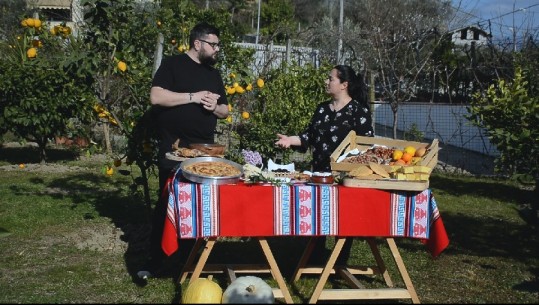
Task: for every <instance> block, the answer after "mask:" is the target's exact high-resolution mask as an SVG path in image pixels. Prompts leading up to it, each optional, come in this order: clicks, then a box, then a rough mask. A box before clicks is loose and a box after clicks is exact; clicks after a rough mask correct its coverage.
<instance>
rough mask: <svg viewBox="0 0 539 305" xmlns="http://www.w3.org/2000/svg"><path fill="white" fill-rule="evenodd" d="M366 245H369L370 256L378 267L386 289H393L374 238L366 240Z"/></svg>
mask: <svg viewBox="0 0 539 305" xmlns="http://www.w3.org/2000/svg"><path fill="white" fill-rule="evenodd" d="M367 243H368V244H369V247H370V248H371V252H372V255H373V256H374V259H375V260H376V265H377V266H378V270H379V271H380V273H381V274H382V276H383V277H384V280H385V281H386V285H387V287H394V285H393V281H392V280H391V276H390V275H389V272H388V271H387V268H386V265H385V263H384V259H383V258H382V256H381V255H380V250H379V249H378V245H376V241H375V240H374V238H367Z"/></svg>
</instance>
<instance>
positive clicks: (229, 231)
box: [162, 172, 449, 257]
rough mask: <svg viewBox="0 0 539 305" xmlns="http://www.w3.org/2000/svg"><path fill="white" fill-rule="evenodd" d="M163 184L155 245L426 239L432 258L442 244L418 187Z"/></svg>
mask: <svg viewBox="0 0 539 305" xmlns="http://www.w3.org/2000/svg"><path fill="white" fill-rule="evenodd" d="M180 176H181V173H179V172H176V173H175V174H174V175H172V176H171V177H170V178H169V181H168V183H167V189H168V192H163V196H167V197H168V208H167V217H166V220H165V229H164V232H163V239H162V247H163V250H164V251H165V253H167V254H168V255H171V254H172V253H174V252H175V251H177V250H178V239H181V238H203V237H219V236H221V237H256V236H265V237H268V236H354V237H407V238H417V239H420V240H422V241H423V242H424V243H426V245H427V247H428V249H429V251H430V253H431V254H432V256H434V257H436V256H438V255H439V254H440V253H441V252H442V251H443V250H444V249H445V248H446V247H447V246H448V244H449V239H448V237H447V233H446V231H445V227H444V224H443V221H442V218H441V217H440V214H439V212H438V207H437V205H436V200H435V199H434V197H433V195H432V192H431V191H430V190H429V189H427V190H425V191H422V192H408V191H386V190H378V189H369V188H352V187H345V186H331V185H317V186H313V185H304V184H298V185H281V186H272V185H251V184H244V183H239V184H234V185H213V184H198V183H187V182H181V181H180V179H179V178H180Z"/></svg>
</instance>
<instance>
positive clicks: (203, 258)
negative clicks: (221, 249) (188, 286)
mask: <svg viewBox="0 0 539 305" xmlns="http://www.w3.org/2000/svg"><path fill="white" fill-rule="evenodd" d="M216 240H217V238H216V237H210V238H208V240H207V241H206V245H205V246H204V249H203V250H202V253H201V254H200V257H199V258H198V262H197V264H196V266H195V270H193V274H192V275H191V279H190V280H189V281H194V280H196V279H198V278H199V277H200V274H201V273H202V271H203V270H204V266H205V265H206V262H207V261H208V257H209V256H210V253H211V250H212V249H213V246H214V245H215V242H216Z"/></svg>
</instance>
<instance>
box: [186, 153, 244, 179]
mask: <svg viewBox="0 0 539 305" xmlns="http://www.w3.org/2000/svg"><path fill="white" fill-rule="evenodd" d="M180 169H181V171H182V175H183V176H184V177H185V178H186V179H187V180H190V181H192V182H197V183H206V184H234V183H237V182H238V181H239V179H240V177H241V176H242V175H243V167H242V166H241V165H239V164H238V163H236V162H233V161H230V160H227V159H224V158H218V157H197V158H191V159H189V160H186V161H183V162H182V164H181V165H180Z"/></svg>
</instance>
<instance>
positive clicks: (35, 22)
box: [34, 19, 41, 28]
mask: <svg viewBox="0 0 539 305" xmlns="http://www.w3.org/2000/svg"><path fill="white" fill-rule="evenodd" d="M34 27H35V28H39V27H41V20H39V19H34Z"/></svg>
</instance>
